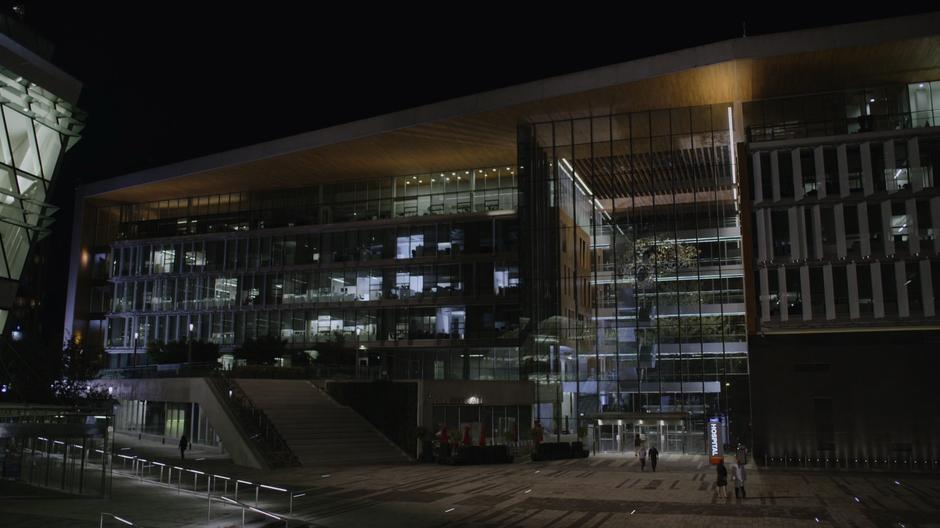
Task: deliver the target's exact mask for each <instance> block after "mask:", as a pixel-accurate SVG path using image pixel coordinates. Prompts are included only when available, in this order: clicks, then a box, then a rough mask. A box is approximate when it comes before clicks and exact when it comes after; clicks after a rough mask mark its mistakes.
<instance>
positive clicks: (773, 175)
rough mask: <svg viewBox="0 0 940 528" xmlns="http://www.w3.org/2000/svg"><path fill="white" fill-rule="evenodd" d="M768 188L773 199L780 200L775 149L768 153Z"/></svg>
mask: <svg viewBox="0 0 940 528" xmlns="http://www.w3.org/2000/svg"><path fill="white" fill-rule="evenodd" d="M770 189H771V193H772V194H771V196H772V199H773V201H775V202H779V201H780V162H779V161H778V160H777V151H776V150H774V151H772V152H771V153H770Z"/></svg>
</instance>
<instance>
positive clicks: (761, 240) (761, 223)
mask: <svg viewBox="0 0 940 528" xmlns="http://www.w3.org/2000/svg"><path fill="white" fill-rule="evenodd" d="M754 220H755V222H756V223H757V226H756V227H757V260H758V261H759V262H766V261H768V260H770V259H768V258H767V239H768V236H767V234H768V232H769V231H770V229H769V227H770V226H769V225H768V224H767V221H766V219H765V218H764V209H757V210H756V211H754Z"/></svg>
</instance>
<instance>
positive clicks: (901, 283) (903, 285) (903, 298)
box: [894, 260, 911, 317]
mask: <svg viewBox="0 0 940 528" xmlns="http://www.w3.org/2000/svg"><path fill="white" fill-rule="evenodd" d="M894 284H895V287H896V288H897V289H898V315H899V316H901V317H910V316H911V307H910V305H909V304H908V300H907V270H906V269H905V262H904V261H903V260H899V261H896V262H895V263H894Z"/></svg>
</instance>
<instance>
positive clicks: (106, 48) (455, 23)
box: [0, 0, 924, 333]
mask: <svg viewBox="0 0 940 528" xmlns="http://www.w3.org/2000/svg"><path fill="white" fill-rule="evenodd" d="M19 3H20V4H21V5H23V6H24V7H25V14H24V17H23V21H24V22H25V23H26V24H28V25H29V26H31V27H32V28H33V29H34V30H36V31H37V32H38V33H40V34H41V35H43V36H44V37H46V38H47V39H49V40H51V41H53V42H54V43H55V46H56V48H55V53H54V55H53V56H52V61H53V62H54V63H55V64H56V65H57V66H59V67H60V68H62V69H63V70H65V71H66V72H68V73H70V74H71V75H73V76H74V77H76V78H78V79H79V80H81V81H82V82H83V83H84V89H83V92H82V95H81V99H80V101H79V106H80V107H81V108H82V109H83V110H85V111H86V112H87V113H88V121H87V127H86V128H85V130H84V132H83V138H82V140H81V141H80V142H79V143H78V145H77V146H76V147H75V148H74V149H72V150H71V151H70V152H69V153H68V155H67V156H66V157H65V164H64V167H63V169H62V171H61V172H60V173H59V175H58V176H57V178H58V181H57V183H56V185H55V186H54V190H53V193H52V195H51V196H49V197H48V198H47V199H48V200H49V201H51V202H52V203H54V204H57V205H60V206H61V207H62V209H61V210H60V211H59V213H58V215H57V218H58V220H57V222H56V223H55V224H54V227H53V233H52V235H51V236H50V237H49V238H48V239H47V240H46V241H45V242H44V243H43V245H42V246H43V247H42V248H41V249H40V252H41V253H42V254H44V255H46V256H45V262H47V264H44V265H43V267H42V268H37V269H34V270H31V271H29V272H28V273H27V274H26V275H24V281H23V283H24V285H26V288H27V289H28V288H30V286H29V285H30V284H31V283H42V284H44V286H41V287H39V290H40V291H43V292H44V294H43V297H44V302H43V303H42V306H43V310H42V311H43V315H42V316H41V317H42V319H43V320H44V321H46V322H45V323H43V324H44V325H47V328H49V327H51V329H52V330H53V333H55V331H61V320H62V319H61V317H62V311H63V309H64V297H65V295H64V292H65V288H66V268H65V266H61V265H58V263H61V262H65V261H67V259H68V248H69V246H70V240H69V239H70V235H71V222H70V220H71V218H72V210H71V209H72V203H73V199H74V198H73V196H74V195H73V191H74V188H75V185H76V184H77V183H79V182H89V181H94V180H99V179H103V178H107V177H111V176H117V175H120V174H125V173H127V172H131V171H135V170H140V169H145V168H149V167H154V166H159V165H164V164H167V163H172V162H176V161H180V160H185V159H189V158H192V157H196V156H201V155H205V154H211V153H213V152H218V151H222V150H226V149H231V148H237V147H240V146H244V145H250V144H253V143H258V142H261V141H266V140H271V139H276V138H279V137H284V136H288V135H291V134H296V133H301V132H306V131H310V130H316V129H318V128H323V127H326V126H330V125H335V124H339V123H344V122H348V121H353V120H356V119H361V118H366V117H370V116H374V115H378V114H382V113H387V112H393V111H396V110H401V109H404V108H409V107H412V106H417V105H422V104H427V103H433V102H436V101H440V100H444V99H448V98H452V97H458V96H462V95H468V94H473V93H476V92H480V91H483V90H489V89H496V88H501V87H505V86H509V85H513V84H517V83H521V82H526V81H532V80H537V79H541V78H544V77H549V76H553V75H561V74H565V73H570V72H574V71H579V70H583V69H587V68H592V67H598V66H604V65H607V64H612V63H616V62H621V61H627V60H631V59H635V58H640V57H644V56H649V55H653V54H657V53H664V52H668V51H674V50H678V49H682V48H687V47H690V46H695V45H700V44H706V43H710V42H716V41H720V40H724V39H728V38H734V37H739V36H741V33H742V21H746V23H747V24H746V27H747V33H748V35H757V34H764V33H772V32H778V31H787V30H793V29H801V28H807V27H815V26H824V25H831V24H838V23H846V22H853V21H860V20H869V19H876V18H883V17H886V16H893V15H899V14H910V13H914V12H917V11H918V10H921V11H923V10H924V8H921V7H917V6H914V7H911V6H908V5H904V6H901V7H890V6H889V7H882V8H869V7H866V8H865V9H864V10H863V9H855V10H853V11H842V12H827V11H825V8H820V7H819V6H818V5H817V6H815V7H813V8H812V9H807V8H805V7H800V6H799V5H791V4H784V3H778V4H773V9H768V8H767V6H768V5H769V4H767V3H758V2H755V3H754V5H755V6H757V7H755V8H754V9H753V11H750V12H749V11H746V10H745V11H740V10H733V9H731V7H733V6H731V4H729V8H727V11H718V10H715V9H711V10H701V11H697V12H690V11H687V10H685V11H684V10H682V9H684V7H683V6H682V5H681V4H678V3H674V2H673V3H669V5H667V6H665V8H664V9H661V10H660V11H657V12H650V11H638V10H636V9H635V7H634V6H635V3H623V5H624V6H627V7H631V9H630V10H625V9H619V8H614V7H611V6H615V5H617V4H615V3H613V2H609V3H605V4H601V7H602V8H603V9H601V8H600V7H598V8H593V9H590V10H589V11H587V12H585V13H583V14H582V13H578V12H576V8H579V7H581V6H580V5H579V4H577V3H571V4H565V3H561V4H550V3H547V2H545V3H541V4H534V3H533V4H526V5H527V6H528V8H529V11H527V12H525V13H524V14H523V15H524V16H513V15H511V13H510V8H509V5H510V4H509V3H508V2H503V3H502V4H497V5H495V6H494V5H485V4H482V3H453V4H446V6H447V10H446V11H444V10H441V9H440V8H434V7H420V8H416V9H412V8H410V7H407V6H405V5H404V4H403V3H400V2H398V3H395V4H393V7H387V8H376V7H374V6H372V5H370V4H367V3H364V2H356V3H344V2H331V3H326V2H293V3H281V4H279V3H277V2H272V1H269V0H268V1H261V2H257V1H256V2H237V3H236V2H226V3H220V6H224V7H229V8H231V7H234V6H236V5H237V6H239V7H240V8H241V9H240V10H234V9H221V8H212V7H202V6H201V4H202V2H193V1H190V2H188V3H182V2H179V3H173V2H160V3H148V2H144V1H131V2H90V1H84V2H82V1H74V0H72V1H51V0H48V1H46V0H43V1H24V2H19ZM12 4H13V3H12V2H8V1H0V5H2V8H3V10H4V12H6V13H9V12H10V8H11V5H12ZM301 4H302V5H310V6H311V8H307V9H298V8H296V5H301ZM442 5H443V4H442ZM550 7H551V9H549V8H550ZM430 17H435V18H436V20H431V19H430ZM21 292H22V288H21Z"/></svg>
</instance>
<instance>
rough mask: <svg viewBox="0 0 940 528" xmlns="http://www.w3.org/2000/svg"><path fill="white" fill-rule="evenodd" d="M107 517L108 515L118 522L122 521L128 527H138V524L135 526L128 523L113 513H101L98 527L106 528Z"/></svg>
mask: <svg viewBox="0 0 940 528" xmlns="http://www.w3.org/2000/svg"><path fill="white" fill-rule="evenodd" d="M105 515H107V516H109V517H112V518H114V519H116V520H118V521H121V522H122V523H124V524H126V525H128V526H137V525H136V524H134V523H132V522H130V521H128V520H127V519H124V518H122V517H118V516H117V515H114V514H113V513H108V512H101V515H100V516H99V517H98V526H99V528H104V516H105Z"/></svg>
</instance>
